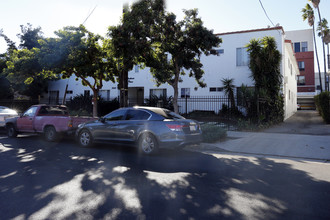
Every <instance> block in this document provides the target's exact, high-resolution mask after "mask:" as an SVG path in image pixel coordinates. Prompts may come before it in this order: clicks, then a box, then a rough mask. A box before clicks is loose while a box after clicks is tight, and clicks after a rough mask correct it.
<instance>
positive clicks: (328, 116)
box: [314, 92, 330, 124]
mask: <svg viewBox="0 0 330 220" xmlns="http://www.w3.org/2000/svg"><path fill="white" fill-rule="evenodd" d="M314 100H315V105H316V107H317V110H318V111H319V113H320V115H321V116H322V118H323V120H324V121H325V122H326V123H327V124H330V92H322V93H320V94H319V95H316V96H315V97H314Z"/></svg>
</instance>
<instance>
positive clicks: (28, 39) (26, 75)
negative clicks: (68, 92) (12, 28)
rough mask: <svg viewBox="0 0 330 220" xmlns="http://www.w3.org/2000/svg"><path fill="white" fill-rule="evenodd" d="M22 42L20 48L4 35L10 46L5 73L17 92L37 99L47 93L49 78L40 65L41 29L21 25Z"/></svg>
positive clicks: (19, 35) (29, 25) (20, 36)
mask: <svg viewBox="0 0 330 220" xmlns="http://www.w3.org/2000/svg"><path fill="white" fill-rule="evenodd" d="M21 32H22V33H21V34H18V35H17V36H18V37H19V38H20V40H21V44H20V46H19V48H17V47H16V46H15V44H14V43H13V42H12V41H11V40H10V39H9V38H8V37H6V36H5V35H4V34H2V37H4V38H5V40H6V42H7V45H8V52H7V54H8V56H7V62H6V65H7V66H6V68H4V70H3V73H4V75H5V76H6V78H7V79H8V80H9V81H10V83H11V85H12V87H13V88H14V90H15V91H18V92H19V93H20V94H22V95H27V96H29V97H31V98H33V99H37V98H38V97H39V95H41V94H43V93H44V92H47V82H48V80H49V77H48V76H47V75H44V74H43V72H42V67H41V66H40V63H39V58H40V57H39V52H40V50H39V48H40V44H39V43H38V41H39V40H41V39H43V38H42V33H41V28H40V27H39V28H33V27H32V25H31V24H28V25H27V26H23V25H21Z"/></svg>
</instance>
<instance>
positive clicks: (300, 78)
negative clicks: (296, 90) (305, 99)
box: [297, 76, 306, 86]
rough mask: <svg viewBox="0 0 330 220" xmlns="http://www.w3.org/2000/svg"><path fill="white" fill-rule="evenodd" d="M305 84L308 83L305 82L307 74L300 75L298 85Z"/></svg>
mask: <svg viewBox="0 0 330 220" xmlns="http://www.w3.org/2000/svg"><path fill="white" fill-rule="evenodd" d="M305 84H306V82H305V76H298V80H297V85H298V86H303V85H305Z"/></svg>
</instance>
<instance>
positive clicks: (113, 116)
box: [104, 110, 126, 121]
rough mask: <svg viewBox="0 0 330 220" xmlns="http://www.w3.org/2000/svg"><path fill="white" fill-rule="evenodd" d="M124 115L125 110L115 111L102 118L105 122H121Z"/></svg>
mask: <svg viewBox="0 0 330 220" xmlns="http://www.w3.org/2000/svg"><path fill="white" fill-rule="evenodd" d="M125 113H126V110H116V111H113V112H111V113H110V114H107V115H106V116H104V119H105V120H106V121H117V120H122V119H123V118H124V115H125Z"/></svg>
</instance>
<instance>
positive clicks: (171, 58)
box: [146, 9, 222, 112]
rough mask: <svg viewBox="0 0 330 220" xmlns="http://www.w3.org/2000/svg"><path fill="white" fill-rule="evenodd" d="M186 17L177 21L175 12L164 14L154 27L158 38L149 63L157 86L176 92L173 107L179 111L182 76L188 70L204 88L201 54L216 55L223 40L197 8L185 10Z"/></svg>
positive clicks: (148, 60) (154, 43)
mask: <svg viewBox="0 0 330 220" xmlns="http://www.w3.org/2000/svg"><path fill="white" fill-rule="evenodd" d="M184 13H185V18H184V19H183V20H182V21H179V22H177V21H176V16H175V15H174V14H173V13H164V14H162V15H161V17H160V18H161V20H160V22H159V23H157V25H156V26H155V27H154V28H153V29H154V30H155V33H157V34H155V35H154V36H155V38H154V42H153V44H152V48H153V50H152V52H153V53H152V55H151V56H150V57H149V58H148V59H147V60H146V65H147V66H149V67H151V68H150V70H151V73H152V75H153V77H154V78H155V81H156V83H157V85H160V84H163V83H168V84H169V85H171V86H172V87H173V89H174V96H173V106H174V111H175V112H178V102H177V99H178V84H179V82H181V81H182V79H181V76H182V75H185V74H186V71H189V77H194V78H195V79H196V82H197V83H198V84H199V85H200V86H201V87H205V86H206V84H205V83H204V82H203V79H202V77H203V74H204V71H203V69H202V67H203V64H202V63H201V61H200V58H201V56H202V54H205V55H210V54H213V55H215V54H216V52H215V50H213V48H214V47H218V46H219V44H220V43H221V42H222V41H221V39H220V38H218V37H217V36H216V35H214V34H213V31H211V30H208V29H207V28H206V27H204V26H203V22H202V20H201V18H199V17H198V12H197V9H194V10H184Z"/></svg>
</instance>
